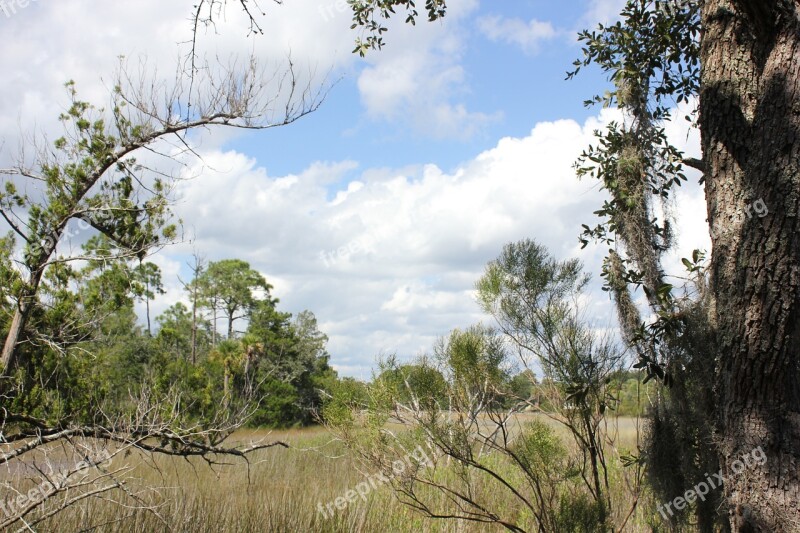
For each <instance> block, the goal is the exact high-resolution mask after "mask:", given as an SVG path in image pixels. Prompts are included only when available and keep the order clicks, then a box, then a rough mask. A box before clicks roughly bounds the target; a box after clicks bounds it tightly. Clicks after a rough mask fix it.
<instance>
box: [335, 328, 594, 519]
mask: <svg viewBox="0 0 800 533" xmlns="http://www.w3.org/2000/svg"><path fill="white" fill-rule="evenodd" d="M512 366H513V362H512V361H511V353H510V352H509V351H508V349H507V342H506V339H504V338H503V336H502V335H500V334H499V332H497V331H495V330H492V329H491V328H488V327H485V326H473V327H470V328H467V329H465V330H454V331H452V332H451V333H450V334H449V335H448V336H446V337H444V338H442V339H440V340H439V341H438V342H437V343H436V345H435V346H434V350H433V354H432V355H430V356H428V357H422V358H420V359H418V360H416V361H414V363H413V364H412V365H398V364H397V362H396V360H394V358H390V359H389V360H387V361H385V362H384V363H382V364H381V372H380V374H379V376H378V377H377V378H376V379H375V380H373V382H372V383H371V384H370V385H369V386H368V387H367V390H366V394H365V395H363V394H359V393H357V392H355V391H352V390H351V389H349V388H347V387H341V388H339V389H338V390H336V392H335V394H334V395H333V398H332V399H330V400H329V401H328V402H327V403H326V405H325V410H324V414H325V421H326V424H328V426H329V427H330V428H331V429H332V430H333V431H334V433H335V434H337V435H338V436H339V437H340V438H342V440H343V441H344V442H345V443H346V444H347V445H348V447H350V448H351V449H352V450H353V451H354V452H355V453H356V454H357V456H358V457H359V458H361V459H362V461H364V462H365V463H366V464H367V465H369V468H370V469H372V470H377V471H378V472H380V473H381V474H383V475H385V476H386V477H387V479H389V480H391V481H390V482H391V484H392V487H393V488H394V490H395V493H396V496H397V497H398V498H399V499H400V501H401V502H403V503H404V504H406V505H408V506H410V507H412V508H413V509H416V510H417V511H419V512H421V513H423V515H425V516H429V517H431V518H436V519H459V520H461V521H464V522H471V523H473V524H478V525H480V524H486V525H487V526H485V527H489V526H488V525H491V526H494V527H496V528H499V527H502V528H505V529H506V530H508V531H516V532H524V531H602V530H603V529H602V527H603V523H604V519H603V518H602V517H601V516H600V513H599V509H598V506H597V505H595V503H594V502H593V501H592V500H591V499H590V498H589V497H588V496H587V492H586V486H585V485H584V483H583V481H582V475H585V461H582V460H581V458H580V457H579V456H577V455H575V454H572V453H570V451H569V450H568V448H567V447H566V446H564V444H563V442H562V441H561V439H560V438H559V437H558V435H557V434H556V433H555V431H554V430H553V429H552V428H551V427H550V426H549V425H548V424H546V423H544V422H542V421H541V420H531V421H525V420H523V419H521V418H519V417H517V416H516V413H515V411H514V409H504V408H502V403H503V402H502V400H503V394H504V390H505V383H506V381H507V377H508V376H507V373H508V369H509V368H510V367H512ZM413 375H416V376H417V377H419V378H422V379H424V380H426V381H430V382H431V383H432V384H433V386H431V387H424V386H423V387H416V386H415V385H417V383H414V382H413V381H412V380H411V379H407V377H409V378H410V377H411V376H413ZM440 380H442V381H440ZM364 396H366V399H365V398H364ZM398 426H399V427H400V428H401V429H398ZM411 450H414V451H413V452H411ZM409 452H411V453H409ZM404 457H405V458H406V459H405V460H403V458H404ZM398 462H403V463H405V465H404V467H403V468H402V469H399V468H398ZM582 464H583V465H584V466H583V467H582V466H581V465H582Z"/></svg>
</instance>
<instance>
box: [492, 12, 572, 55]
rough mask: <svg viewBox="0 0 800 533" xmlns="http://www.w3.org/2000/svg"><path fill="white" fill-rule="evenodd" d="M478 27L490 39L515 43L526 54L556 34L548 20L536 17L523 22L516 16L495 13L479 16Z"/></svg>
mask: <svg viewBox="0 0 800 533" xmlns="http://www.w3.org/2000/svg"><path fill="white" fill-rule="evenodd" d="M478 28H479V29H480V31H481V33H483V34H484V35H485V36H486V37H488V38H489V39H490V40H492V41H501V42H504V43H507V44H514V45H517V46H519V47H520V48H521V49H522V50H523V51H524V52H525V53H527V54H535V53H536V52H538V51H539V48H540V46H541V44H542V43H543V42H544V41H547V40H550V39H553V38H554V37H556V36H557V34H558V33H557V32H556V30H555V28H554V27H553V25H552V24H551V23H549V22H542V21H539V20H536V19H533V20H531V21H529V22H525V21H523V20H521V19H518V18H504V17H500V16H496V15H495V16H487V17H481V18H480V19H479V20H478Z"/></svg>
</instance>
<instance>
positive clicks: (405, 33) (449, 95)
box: [358, 0, 500, 139]
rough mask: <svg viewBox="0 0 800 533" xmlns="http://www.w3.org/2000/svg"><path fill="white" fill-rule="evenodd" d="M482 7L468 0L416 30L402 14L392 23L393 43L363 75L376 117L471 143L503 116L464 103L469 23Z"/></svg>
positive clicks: (361, 83)
mask: <svg viewBox="0 0 800 533" xmlns="http://www.w3.org/2000/svg"><path fill="white" fill-rule="evenodd" d="M477 8H478V2H477V1H476V0H464V1H462V2H459V3H458V4H453V5H452V6H450V7H448V14H447V16H446V17H445V18H444V19H443V20H442V21H441V22H439V23H434V24H419V25H417V26H413V27H412V26H409V25H408V24H404V23H403V20H402V19H403V17H402V16H400V17H397V20H393V21H392V22H391V23H390V24H389V27H390V29H389V33H388V36H387V38H386V39H387V41H388V45H387V46H386V47H385V48H384V49H383V50H382V51H381V52H380V53H379V54H369V55H368V56H367V61H368V66H367V67H366V68H365V69H364V70H363V71H362V72H361V74H360V75H359V77H358V89H359V92H360V94H361V101H362V103H363V104H364V107H365V109H366V111H367V113H368V115H369V116H370V117H371V118H373V119H375V120H380V121H391V122H393V123H397V124H401V125H404V126H405V127H410V128H412V129H413V131H414V132H415V133H416V134H417V135H420V136H424V137H431V138H437V139H468V138H470V137H472V136H474V135H475V134H477V133H479V132H480V131H481V130H482V128H483V127H484V126H485V125H486V124H488V123H491V122H493V121H496V120H498V119H499V118H500V115H499V114H498V113H495V112H488V113H487V112H482V111H474V110H470V109H468V108H467V107H466V105H465V104H464V103H463V102H461V101H459V98H460V97H461V96H463V95H465V94H467V93H468V92H469V84H468V82H467V79H466V74H465V72H464V68H463V66H462V64H461V61H462V54H463V50H464V48H465V46H466V30H465V29H464V25H465V21H466V20H469V17H470V16H471V15H473V14H474V12H475V10H476V9H477Z"/></svg>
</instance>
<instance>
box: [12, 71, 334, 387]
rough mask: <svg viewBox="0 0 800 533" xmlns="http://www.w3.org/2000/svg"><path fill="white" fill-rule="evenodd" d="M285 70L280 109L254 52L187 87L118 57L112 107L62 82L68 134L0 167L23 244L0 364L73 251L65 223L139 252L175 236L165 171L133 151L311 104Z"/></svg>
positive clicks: (279, 119)
mask: <svg viewBox="0 0 800 533" xmlns="http://www.w3.org/2000/svg"><path fill="white" fill-rule="evenodd" d="M284 79H285V80H286V81H287V84H288V89H287V94H284V95H282V96H283V97H284V98H285V99H286V100H287V103H286V105H285V106H284V105H279V106H278V107H280V110H276V109H273V108H272V107H271V105H272V103H273V102H274V99H272V98H269V95H267V94H265V93H266V91H267V90H269V89H268V83H267V80H265V78H264V77H263V73H262V72H261V70H260V69H259V68H258V66H257V65H256V63H255V62H254V61H251V62H250V64H249V65H248V67H247V68H245V69H238V68H236V67H232V68H230V69H227V70H226V69H222V70H221V71H220V70H219V69H212V68H209V69H204V70H203V74H202V79H197V80H193V81H194V82H195V83H194V85H192V86H188V80H186V79H182V78H181V77H180V76H178V78H177V79H176V81H175V82H174V84H173V85H172V86H169V85H168V84H165V83H161V82H158V81H155V80H154V81H152V87H151V89H150V90H149V92H148V91H147V89H145V88H146V87H147V80H146V79H142V80H136V81H134V80H132V79H131V78H130V77H129V75H128V73H127V72H126V71H125V68H124V63H123V64H121V66H120V70H119V72H118V73H117V75H116V78H115V85H114V89H113V92H112V95H111V99H112V102H111V103H112V105H111V109H109V110H103V109H97V108H95V107H94V106H92V105H91V104H89V103H87V102H84V101H81V100H79V99H78V97H77V91H76V89H75V87H74V84H73V83H72V82H70V83H68V84H67V89H68V92H69V96H70V99H71V104H70V107H69V109H68V111H67V112H66V113H64V114H62V115H61V121H62V122H63V124H64V129H65V134H64V136H63V137H61V138H59V139H57V140H56V141H55V142H54V143H53V149H49V148H47V147H45V146H41V147H40V149H39V150H38V152H37V153H36V154H35V159H34V160H33V161H24V160H22V161H19V163H18V165H17V166H16V167H15V168H12V169H3V170H2V174H3V175H5V176H6V179H4V189H3V192H2V194H0V214H1V215H2V216H3V218H4V219H5V221H6V223H7V224H8V225H9V227H10V228H11V229H12V230H13V232H14V233H15V236H16V237H18V238H21V239H22V240H23V243H24V245H25V254H24V260H23V265H22V266H23V268H24V271H25V274H24V277H23V280H24V283H23V284H22V285H21V286H20V287H19V291H18V293H17V294H15V295H14V297H15V300H16V302H17V305H16V309H15V313H14V316H13V318H12V320H11V324H10V326H9V331H8V334H7V335H6V339H5V344H4V347H3V351H2V355H0V366H2V372H4V373H7V372H8V371H9V369H10V368H11V367H12V366H13V364H14V357H15V354H16V353H17V351H16V347H17V344H18V342H19V341H20V339H21V336H22V335H23V332H24V330H25V326H26V323H27V321H28V318H29V317H30V315H31V312H32V310H33V308H34V307H35V306H36V296H37V294H38V290H39V285H40V283H41V281H42V278H43V276H44V275H45V272H46V271H47V269H48V268H49V267H50V266H51V265H53V264H56V263H59V262H63V261H66V260H70V257H69V256H64V255H59V254H58V246H59V243H61V242H62V240H64V237H65V235H67V234H69V233H70V232H71V231H72V229H71V228H72V227H74V226H70V224H73V225H74V224H78V223H81V224H84V225H86V226H85V227H87V228H88V227H89V226H91V227H92V228H94V229H95V230H96V231H98V232H100V233H103V234H104V235H106V236H107V237H108V238H109V239H111V240H112V241H113V242H114V243H115V244H116V245H118V246H119V248H120V249H121V250H123V251H124V253H125V254H126V255H127V256H129V257H144V255H145V254H146V253H147V251H148V250H149V249H152V248H154V247H158V246H160V245H163V244H164V243H166V242H169V241H171V240H172V239H174V238H175V237H176V227H175V225H173V224H171V223H170V215H169V209H168V193H169V190H170V184H169V180H165V179H164V177H163V176H162V175H161V173H159V172H158V170H157V169H150V168H148V167H146V166H145V165H143V164H142V163H141V162H138V161H137V160H136V156H137V155H139V154H140V153H141V152H143V151H145V150H148V149H149V150H151V151H154V152H155V153H157V154H158V153H161V152H160V151H159V147H163V146H162V145H161V144H159V143H163V142H166V141H168V140H170V139H174V140H175V141H176V142H177V143H178V145H180V146H187V144H186V142H187V139H186V138H185V134H186V133H187V132H189V131H191V130H194V129H197V128H203V127H208V126H214V125H220V126H230V127H239V128H251V129H258V128H270V127H275V126H282V125H286V124H289V123H291V122H293V121H295V120H297V119H298V118H300V117H302V116H304V115H306V114H307V113H309V112H311V111H313V110H314V109H316V107H317V106H318V105H319V102H320V98H319V95H316V96H315V95H313V94H309V92H308V91H303V92H302V94H298V93H297V92H296V91H297V86H296V80H295V79H294V76H293V73H292V70H291V66H290V68H289V70H288V71H287V73H286V74H285V76H284ZM197 87H201V88H202V90H203V91H205V92H201V90H200V89H197ZM279 91H280V88H279ZM162 95H163V97H162ZM190 103H191V108H187V106H188V105H190ZM185 109H189V110H188V111H185V112H184V110H185ZM189 152H191V150H189ZM11 178H13V179H11ZM20 181H24V182H25V183H26V184H30V185H31V186H33V185H34V184H36V185H37V186H39V190H38V191H37V192H35V193H34V191H33V190H30V189H28V188H27V187H25V188H24V189H23V190H25V191H26V192H19V189H18V186H17V184H18V183H19V182H20ZM32 188H35V187H32ZM72 259H75V258H74V257H72Z"/></svg>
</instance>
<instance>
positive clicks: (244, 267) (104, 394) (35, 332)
mask: <svg viewBox="0 0 800 533" xmlns="http://www.w3.org/2000/svg"><path fill="white" fill-rule="evenodd" d="M2 251H3V258H2V261H0V263H2V265H1V266H0V276H2V279H3V283H2V287H3V288H6V289H10V290H11V291H13V290H14V286H15V284H18V283H20V280H19V279H18V275H17V274H16V271H15V270H14V269H13V268H12V265H11V254H12V251H13V246H12V245H11V243H10V241H9V240H7V241H5V242H4V243H3V246H2ZM83 251H84V255H85V256H86V257H91V258H92V259H91V260H88V261H85V262H84V264H82V265H81V266H80V267H75V266H74V265H75V263H55V264H53V265H52V266H51V268H49V269H48V271H47V273H46V275H45V279H44V281H43V284H42V291H41V296H42V297H41V305H38V306H37V307H36V311H35V313H34V316H33V317H32V319H31V322H30V325H29V327H28V328H26V333H25V338H24V341H23V342H22V343H20V345H19V348H18V349H19V350H21V351H24V352H25V356H24V357H22V358H20V361H22V362H24V363H23V364H21V365H19V366H18V367H17V368H16V369H15V372H14V373H13V374H12V376H10V377H11V379H12V380H13V381H14V382H15V383H14V389H15V390H16V391H18V393H17V394H15V395H13V396H12V397H10V398H9V400H10V403H11V405H9V406H8V408H9V409H10V410H11V411H16V412H24V413H26V414H27V415H28V416H30V417H32V418H34V419H40V420H57V421H59V423H64V422H65V421H67V420H69V421H70V422H73V423H99V422H100V420H98V418H99V417H103V416H108V415H109V414H111V413H114V415H115V416H120V415H121V414H123V413H125V412H126V410H130V409H135V408H136V407H135V406H136V405H140V404H141V401H140V399H141V397H142V395H143V394H147V395H151V396H152V397H154V398H179V399H180V400H179V401H180V406H174V407H175V408H176V412H179V414H178V415H177V416H179V417H180V418H181V419H183V420H186V421H192V420H194V421H198V420H199V421H203V420H206V421H208V419H210V418H219V417H220V412H224V411H225V410H229V411H230V412H235V411H236V410H237V409H240V408H243V406H244V408H246V409H247V410H248V412H247V415H248V416H247V420H248V424H251V425H258V426H271V427H286V426H293V425H306V424H310V423H313V422H314V417H315V413H316V412H317V411H318V407H319V406H320V402H321V392H320V391H321V390H324V389H327V388H330V383H331V382H333V381H335V380H336V379H337V376H336V372H335V371H334V370H333V369H332V368H331V367H330V366H329V364H328V360H329V354H328V352H327V351H326V342H327V337H326V336H325V334H323V333H322V332H321V331H319V329H318V327H317V321H316V318H315V317H314V314H313V313H312V312H310V311H303V312H300V313H298V314H297V315H296V316H292V314H291V313H287V312H283V311H281V310H280V309H279V307H278V304H279V301H278V299H277V298H275V297H273V296H272V294H271V290H272V286H271V285H270V284H269V283H268V281H267V280H266V279H265V278H264V276H262V275H261V274H260V273H259V272H257V271H256V270H254V269H252V268H251V267H250V265H249V264H248V263H247V262H245V261H242V260H238V259H226V260H222V261H217V262H210V263H208V264H205V263H204V262H203V261H201V260H199V259H197V258H196V260H195V263H194V265H193V268H192V279H191V280H189V281H188V282H185V283H184V289H185V291H186V301H188V305H187V304H184V303H180V302H178V303H175V304H174V305H172V306H171V307H169V308H168V309H166V310H165V311H164V312H163V313H161V314H160V315H158V316H157V317H155V318H154V319H151V316H150V307H151V305H150V304H151V302H152V301H153V299H154V298H156V297H157V295H159V294H163V293H164V290H163V283H162V279H161V271H160V269H159V268H158V266H157V265H155V264H154V263H150V262H146V261H143V260H141V259H140V258H137V257H134V256H130V255H126V254H125V253H124V251H123V250H120V249H119V248H117V247H116V246H115V245H114V244H113V243H112V242H111V241H110V240H109V239H107V238H106V237H104V236H96V237H93V238H91V239H90V240H89V241H88V242H87V243H86V244H85V245H84V246H83ZM3 300H4V301H8V300H7V299H5V298H4V299H3ZM137 302H141V303H142V304H144V308H145V314H146V317H143V318H146V320H141V321H140V319H139V318H138V317H137V314H136V312H135V305H136V303H137ZM6 305H7V307H8V308H7V309H5V310H4V311H5V312H4V313H3V315H4V317H5V318H6V320H4V324H3V327H4V331H7V330H8V322H9V320H8V318H9V317H11V316H12V314H13V313H12V309H11V307H10V305H9V304H6ZM141 322H143V323H141ZM220 326H222V327H220ZM4 403H6V402H5V401H4ZM220 406H222V407H223V409H220Z"/></svg>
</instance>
